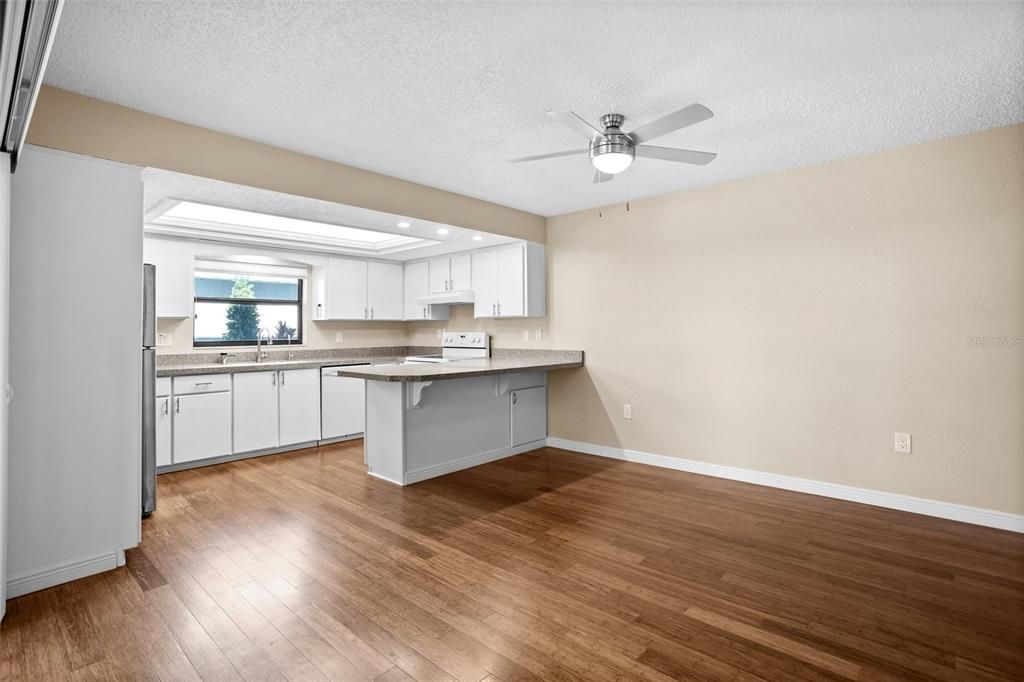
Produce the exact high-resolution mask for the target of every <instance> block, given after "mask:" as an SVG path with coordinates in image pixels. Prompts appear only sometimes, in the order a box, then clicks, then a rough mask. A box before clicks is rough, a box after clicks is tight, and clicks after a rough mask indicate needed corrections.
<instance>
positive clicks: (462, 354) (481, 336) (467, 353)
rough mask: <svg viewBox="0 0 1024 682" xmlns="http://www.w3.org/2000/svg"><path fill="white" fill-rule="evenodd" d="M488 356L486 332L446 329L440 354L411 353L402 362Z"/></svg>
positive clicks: (489, 355) (408, 363)
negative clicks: (451, 330) (450, 330)
mask: <svg viewBox="0 0 1024 682" xmlns="http://www.w3.org/2000/svg"><path fill="white" fill-rule="evenodd" d="M489 357H491V337H490V336H489V335H488V334H487V332H449V331H446V332H444V334H443V335H442V337H441V354H440V355H418V356H417V355H413V356H410V357H407V358H406V359H405V362H404V363H403V364H406V365H416V364H427V363H432V362H451V361H452V360H467V359H471V358H489Z"/></svg>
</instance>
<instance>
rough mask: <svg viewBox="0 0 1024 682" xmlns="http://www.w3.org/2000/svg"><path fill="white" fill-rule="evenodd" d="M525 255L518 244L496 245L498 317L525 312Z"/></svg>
mask: <svg viewBox="0 0 1024 682" xmlns="http://www.w3.org/2000/svg"><path fill="white" fill-rule="evenodd" d="M525 261H526V256H525V249H524V248H523V247H522V245H520V244H511V245H509V246H499V247H498V301H497V303H498V306H497V308H498V317H523V316H524V315H525V314H526V300H525V299H526V262H525Z"/></svg>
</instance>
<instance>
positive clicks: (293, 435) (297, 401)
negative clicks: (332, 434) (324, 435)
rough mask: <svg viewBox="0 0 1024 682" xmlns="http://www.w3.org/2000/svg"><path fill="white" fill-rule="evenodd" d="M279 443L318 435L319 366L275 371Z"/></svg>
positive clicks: (298, 441) (317, 438) (289, 442)
mask: <svg viewBox="0 0 1024 682" xmlns="http://www.w3.org/2000/svg"><path fill="white" fill-rule="evenodd" d="M278 375H279V384H280V386H279V387H278V390H279V393H280V413H279V414H280V420H279V423H280V425H281V438H280V441H281V445H292V444H294V443H306V442H309V441H314V440H319V439H320V370H319V369H290V370H282V371H280V372H278Z"/></svg>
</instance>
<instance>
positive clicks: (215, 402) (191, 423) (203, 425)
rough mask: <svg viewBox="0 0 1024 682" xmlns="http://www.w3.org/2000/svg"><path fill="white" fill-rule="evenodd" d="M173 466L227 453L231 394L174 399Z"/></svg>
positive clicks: (186, 396)
mask: <svg viewBox="0 0 1024 682" xmlns="http://www.w3.org/2000/svg"><path fill="white" fill-rule="evenodd" d="M173 402H174V416H173V419H174V456H173V460H174V463H175V464H178V463H180V462H192V461H195V460H198V459H208V458H210V457H219V456H221V455H228V454H231V393H230V392H229V391H221V392H218V393H195V394H191V395H175V396H174V400H173Z"/></svg>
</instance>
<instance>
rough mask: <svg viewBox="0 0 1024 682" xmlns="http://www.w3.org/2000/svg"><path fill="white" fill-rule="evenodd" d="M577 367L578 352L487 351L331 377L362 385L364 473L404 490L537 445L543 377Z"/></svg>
mask: <svg viewBox="0 0 1024 682" xmlns="http://www.w3.org/2000/svg"><path fill="white" fill-rule="evenodd" d="M582 366H583V351H557V350H552V351H543V350H524V351H517V350H495V351H494V352H493V356H492V357H483V358H460V359H453V360H451V361H449V362H444V363H429V362H424V363H405V364H397V363H396V364H378V365H373V366H359V367H339V368H338V369H337V370H336V372H337V375H338V376H340V377H349V378H353V379H365V380H366V430H365V435H364V439H365V440H364V447H365V451H366V464H367V467H368V471H369V474H370V475H371V476H375V477H377V478H381V479H384V480H387V481H390V482H392V483H396V484H398V485H408V484H410V483H416V482H417V481H422V480H425V479H428V478H433V477H435V476H441V475H444V474H447V473H451V472H453V471H458V470H460V469H466V468H469V467H472V466H477V465H479V464H483V463H485V462H490V461H494V460H496V459H501V458H503V457H508V456H509V455H514V454H518V453H520V452H526V451H528V450H533V449H535V448H538V447H541V446H543V445H544V444H545V441H546V439H547V373H548V372H549V371H554V370H561V369H573V368H578V367H582Z"/></svg>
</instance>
